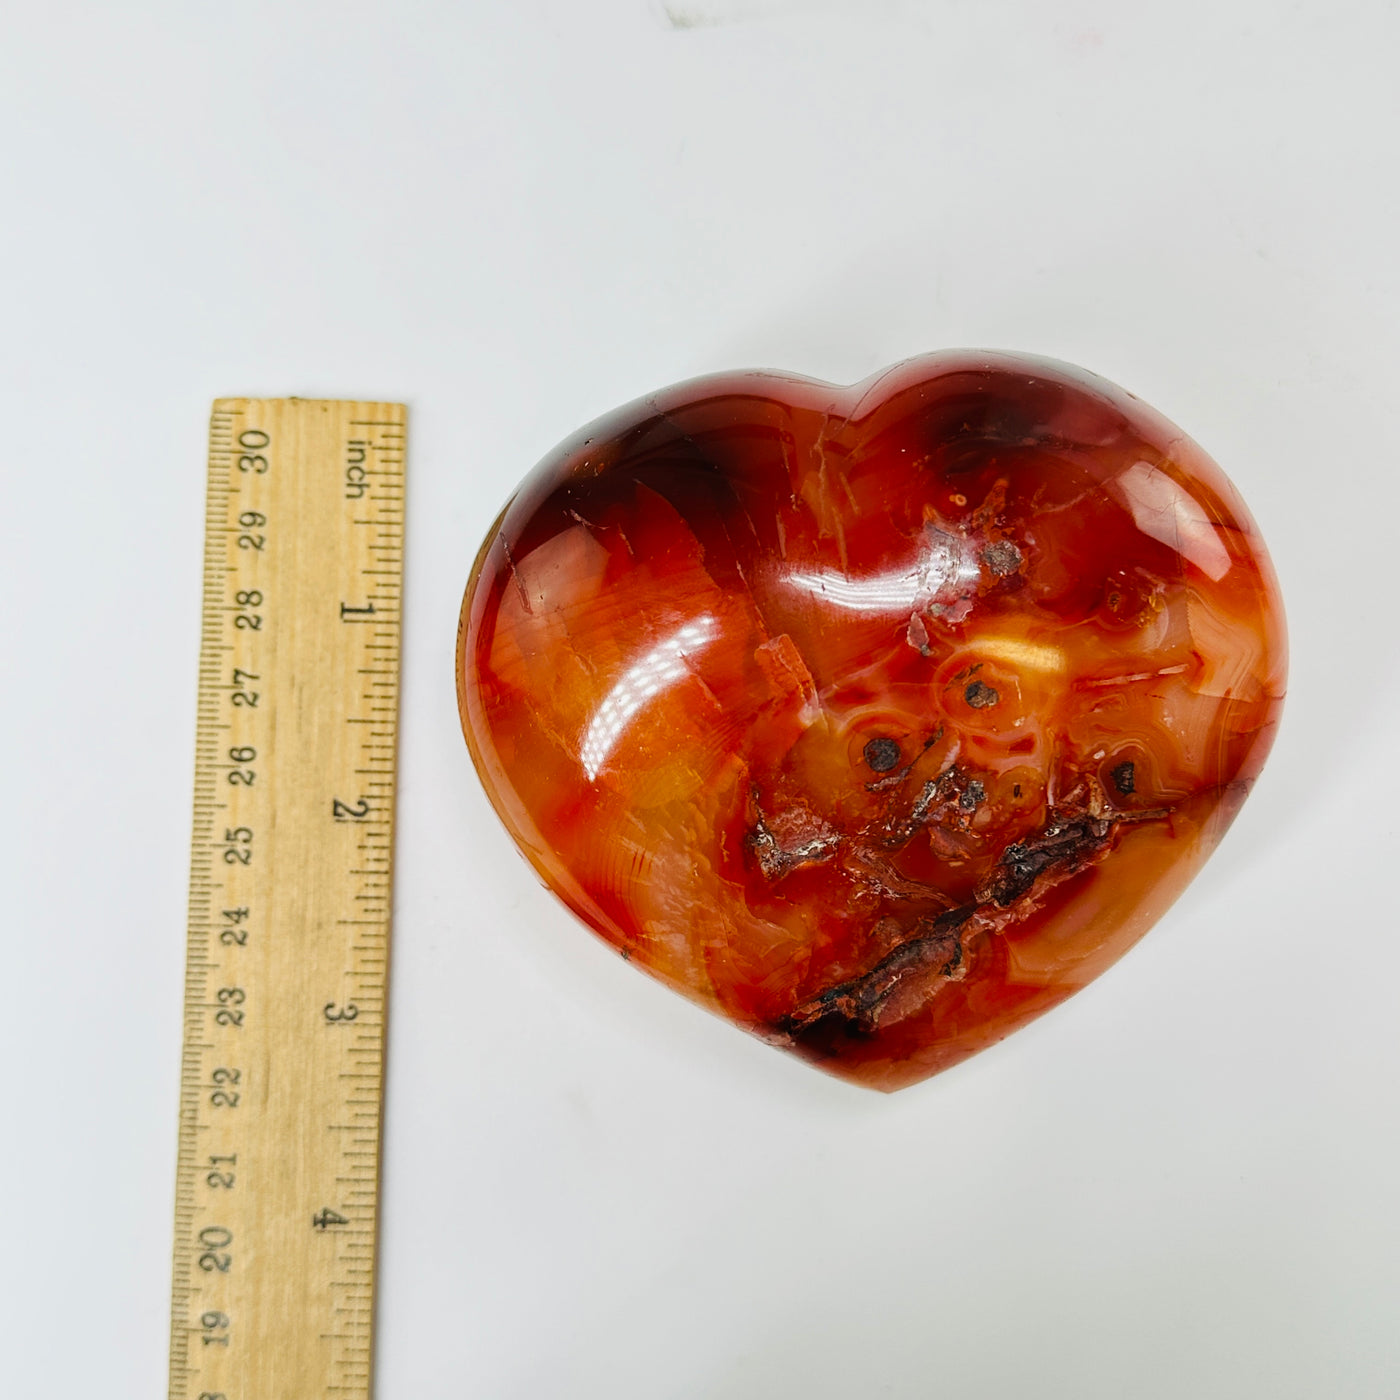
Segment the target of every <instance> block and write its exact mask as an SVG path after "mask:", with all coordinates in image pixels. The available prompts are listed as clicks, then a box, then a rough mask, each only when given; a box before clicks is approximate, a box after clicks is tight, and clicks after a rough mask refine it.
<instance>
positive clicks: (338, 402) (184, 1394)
mask: <svg viewBox="0 0 1400 1400" xmlns="http://www.w3.org/2000/svg"><path fill="white" fill-rule="evenodd" d="M252 404H296V405H300V406H305V407H308V408H311V407H317V406H322V405H326V406H334V407H336V408H355V409H361V410H367V411H369V413H371V414H372V415H374V416H378V414H379V413H381V412H383V411H385V410H388V411H389V414H390V416H391V417H393V418H395V419H396V420H397V421H396V422H395V424H394V426H397V427H399V428H400V429H401V430H402V443H403V445H402V450H401V455H400V460H399V463H398V472H397V477H398V482H399V486H400V493H401V494H400V501H399V518H398V525H399V535H400V541H401V542H400V546H399V551H398V563H397V577H396V581H397V584H398V606H397V612H396V616H395V619H394V627H395V631H396V638H395V664H394V690H393V713H392V715H390V716H388V718H389V720H390V722H391V725H392V729H393V741H392V742H393V747H392V750H391V752H390V755H389V757H390V760H391V762H390V769H389V771H390V774H391V777H392V783H393V786H392V789H391V792H390V800H389V807H388V811H387V813H386V817H385V820H386V824H387V827H388V849H387V864H386V879H387V883H388V898H387V901H386V913H385V916H384V969H383V972H382V974H381V980H382V983H383V993H382V1000H381V1006H380V1016H379V1026H378V1062H379V1086H378V1087H379V1094H378V1103H377V1110H378V1111H377V1112H376V1114H375V1130H374V1183H375V1192H374V1208H373V1212H372V1215H371V1223H370V1230H371V1234H370V1249H371V1257H372V1265H371V1272H370V1277H369V1284H368V1287H369V1304H370V1308H369V1312H370V1324H369V1332H368V1337H367V1344H368V1352H367V1357H366V1370H367V1374H368V1380H367V1386H366V1394H367V1395H369V1396H371V1397H372V1396H373V1394H374V1390H375V1384H374V1377H375V1365H376V1361H377V1345H376V1344H377V1340H378V1330H379V1329H378V1314H379V1271H380V1248H379V1244H380V1222H381V1216H382V1212H383V1200H384V1191H383V1180H384V1120H385V1116H386V1108H387V1099H388V1077H389V1075H388V1070H389V1058H388V1052H389V1043H388V1031H389V1003H390V994H391V986H392V977H393V927H394V912H395V910H394V905H395V881H394V873H395V868H396V865H397V850H398V798H399V741H400V729H401V723H400V721H401V715H402V708H403V638H404V595H405V579H406V574H407V568H406V564H405V544H406V540H407V535H408V513H407V499H406V498H407V491H406V481H407V468H408V426H409V405H408V403H407V402H404V401H398V400H392V399H358V398H354V399H347V398H335V399H328V398H319V397H316V398H312V397H303V396H301V395H273V396H263V395H227V396H221V397H219V398H215V399H214V400H212V401H211V403H210V407H209V411H208V415H207V420H206V424H207V426H206V429H205V434H204V444H205V449H204V504H203V543H202V547H201V551H200V610H199V618H200V620H199V652H198V659H197V662H196V671H195V677H196V683H195V735H194V748H193V758H194V762H193V765H192V773H191V782H190V790H191V797H192V800H191V822H190V843H189V852H188V864H187V871H186V888H187V899H186V908H185V926H184V937H183V939H182V942H183V945H184V967H183V969H182V978H181V1008H180V1076H179V1081H178V1085H177V1096H176V1102H177V1114H176V1154H175V1172H174V1181H173V1183H172V1186H173V1190H172V1205H173V1210H172V1220H173V1227H174V1228H173V1235H172V1239H171V1249H170V1266H171V1267H170V1275H169V1277H170V1325H169V1328H168V1333H167V1347H168V1367H167V1372H168V1374H167V1393H168V1396H169V1397H170V1400H188V1397H189V1391H188V1387H187V1386H185V1387H182V1388H177V1380H178V1381H183V1380H187V1379H188V1378H189V1377H190V1376H191V1375H192V1374H193V1373H192V1372H191V1370H190V1368H189V1366H188V1349H189V1338H190V1336H191V1331H190V1328H189V1326H188V1299H189V1296H190V1290H189V1288H188V1283H189V1282H190V1281H191V1280H190V1279H189V1274H190V1272H191V1270H185V1271H184V1274H183V1277H184V1279H185V1280H186V1288H185V1291H184V1292H183V1293H182V1292H181V1290H180V1284H181V1279H182V1271H181V1267H180V1266H181V1261H182V1257H183V1256H184V1255H185V1254H186V1253H187V1254H188V1256H189V1258H190V1260H191V1261H192V1260H193V1257H194V1250H193V1248H192V1247H188V1246H186V1245H184V1243H183V1241H182V1230H181V1223H180V1212H181V1203H182V1198H183V1197H182V1189H183V1187H184V1185H185V1183H186V1181H187V1180H189V1181H190V1184H191V1188H192V1186H193V1181H192V1178H193V1177H195V1176H196V1175H197V1172H198V1168H197V1166H196V1165H195V1155H196V1154H195V1152H194V1151H193V1149H194V1147H195V1146H197V1137H198V1123H197V1115H196V1114H190V1113H189V1110H190V1109H192V1108H194V1107H196V1106H197V1103H198V1095H197V1094H196V1093H191V1092H189V1091H188V1089H187V1086H188V1085H189V1082H190V1078H191V1072H192V1070H197V1069H198V1068H199V1067H200V1065H201V1052H202V1050H203V1048H204V1047H203V1046H202V1045H200V1044H199V1043H198V1036H197V1034H196V1033H195V1032H193V1031H192V1029H191V1016H192V1000H193V999H192V998H191V995H190V992H191V988H190V975H191V971H192V967H193V966H194V958H193V954H194V951H195V950H194V944H195V934H194V930H195V927H196V925H197V923H198V922H199V920H198V918H197V917H196V909H195V907H194V901H195V897H196V894H197V892H198V889H199V886H198V884H197V882H196V876H197V873H198V871H199V862H198V853H199V851H200V845H201V821H202V820H203V821H205V822H206V823H207V829H205V830H204V833H203V834H204V835H205V836H206V837H208V836H210V835H211V834H212V830H213V825H212V823H213V810H214V808H213V805H212V804H211V805H210V807H209V809H208V815H207V816H206V817H201V813H200V807H199V802H200V773H201V768H202V762H203V761H202V759H201V755H200V750H201V747H202V742H201V741H202V737H203V735H204V733H205V730H206V717H205V715H204V714H203V712H202V709H203V705H202V701H203V695H204V693H205V685H206V678H207V676H208V675H209V668H210V667H211V666H217V658H218V656H219V649H218V648H219V647H220V646H221V639H222V632H221V631H220V633H219V638H218V639H216V640H215V642H214V643H213V644H212V645H211V635H212V634H211V632H210V625H211V620H215V619H217V618H218V611H217V609H218V606H219V605H218V603H217V602H215V603H213V604H212V605H211V599H210V592H209V588H210V580H211V578H214V577H216V576H218V574H220V573H222V572H223V571H224V570H225V569H226V568H227V565H228V539H227V530H226V529H215V528H211V527H212V523H213V522H212V518H211V515H210V510H211V506H212V503H213V501H214V499H215V498H216V495H217V494H218V493H217V491H216V471H217V468H216V465H215V457H216V444H215V440H214V434H215V430H216V428H217V426H218V420H219V419H220V418H221V417H224V418H227V417H230V416H234V415H237V414H238V413H240V412H246V411H247V409H248V407H249V406H250V405H252ZM227 494H228V492H227V483H225V490H224V495H225V497H227ZM216 541H217V542H218V543H217V548H218V549H219V550H220V551H221V553H220V557H219V558H218V559H217V561H216V560H215V558H214V550H215V548H216ZM211 864H212V862H211ZM208 890H209V893H210V895H211V897H212V891H213V884H212V882H210V884H209V885H208ZM210 908H211V909H212V903H211V905H210ZM206 917H209V916H207V915H206ZM187 1116H188V1117H190V1119H191V1121H190V1122H189V1124H188V1126H187V1122H186V1119H187ZM187 1148H188V1149H189V1150H187ZM182 1305H183V1306H182ZM177 1339H179V1344H178V1345H177ZM181 1357H183V1358H184V1359H185V1361H186V1364H185V1365H184V1366H182V1367H179V1369H178V1370H177V1360H178V1359H179V1358H181Z"/></svg>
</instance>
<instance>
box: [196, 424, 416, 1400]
mask: <svg viewBox="0 0 1400 1400" xmlns="http://www.w3.org/2000/svg"><path fill="white" fill-rule="evenodd" d="M405 421H406V414H405V410H404V408H403V406H402V405H401V404H388V403H342V402H329V401H320V400H312V399H220V400H219V401H218V402H217V403H216V404H215V405H214V410H213V415H212V419H211V423H210V432H209V480H208V501H207V508H206V517H205V540H204V627H203V642H202V646H201V650H200V661H199V721H198V730H197V744H196V759H195V798H194V832H193V840H192V853H191V861H190V908H189V926H188V933H187V950H186V956H187V964H186V973H185V1017H184V1057H183V1065H182V1072H181V1083H180V1151H179V1165H178V1172H177V1181H176V1206H175V1268H174V1288H173V1295H172V1306H171V1342H170V1396H171V1400H288V1398H289V1397H296V1400H313V1397H325V1398H326V1400H357V1397H365V1398H366V1400H367V1397H368V1396H369V1394H370V1386H371V1366H372V1357H373V1350H372V1348H373V1328H374V1269H375V1239H376V1225H377V1217H378V1191H379V1143H380V1121H381V1112H382V1104H383V1087H384V1077H383V1069H384V1017H385V1002H386V992H387V973H388V959H389V915H390V900H391V868H392V856H393V831H394V783H395V761H396V736H397V729H398V681H399V637H400V599H401V593H402V580H403V527H404V501H403V481H404V440H405Z"/></svg>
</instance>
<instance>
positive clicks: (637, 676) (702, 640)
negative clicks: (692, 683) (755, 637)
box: [579, 614, 715, 782]
mask: <svg viewBox="0 0 1400 1400" xmlns="http://www.w3.org/2000/svg"><path fill="white" fill-rule="evenodd" d="M714 632H715V619H714V618H713V617H711V616H710V615H709V614H706V615H705V616H704V617H700V618H697V619H696V620H695V621H694V622H688V623H686V625H685V626H684V627H682V628H681V629H680V630H679V631H678V632H676V633H674V634H673V635H672V636H670V637H668V638H667V639H666V640H665V641H664V642H661V643H659V644H658V645H657V646H654V647H653V648H652V649H651V650H650V651H649V652H647V654H646V655H645V656H643V657H642V659H641V660H640V661H638V662H636V663H635V664H634V665H632V666H630V667H628V669H627V671H626V672H625V673H624V674H623V676H622V679H621V680H619V681H618V682H617V684H616V685H615V686H613V688H612V689H611V690H610V691H608V693H607V695H606V696H605V697H604V699H603V703H602V704H601V705H599V706H598V709H597V711H596V712H595V714H594V716H593V718H592V720H591V721H590V722H589V725H588V732H587V733H586V734H585V735H584V736H583V743H582V744H581V745H580V746H579V759H580V760H581V761H582V763H583V771H584V772H585V773H587V774H588V779H589V781H590V782H592V781H593V779H595V778H596V777H597V776H598V774H599V772H601V771H602V767H603V764H604V763H605V762H606V761H607V757H608V755H609V754H610V753H611V752H612V751H613V749H614V748H615V747H616V746H617V741H618V740H619V739H620V738H621V737H622V731H623V730H624V729H626V728H627V726H628V725H629V724H630V723H631V722H632V718H633V716H634V715H636V713H637V711H638V710H640V709H641V708H642V706H643V705H645V704H646V703H647V702H648V701H649V700H650V699H652V697H653V696H655V695H658V694H660V692H661V691H663V690H665V689H666V688H667V687H668V686H672V685H674V684H675V683H676V682H677V681H679V680H683V679H684V678H685V677H686V675H687V674H688V672H687V669H686V664H685V662H686V657H687V656H689V655H691V654H692V653H694V652H697V651H700V650H701V649H702V648H704V647H706V646H708V645H709V643H710V642H711V641H712V640H713V639H714Z"/></svg>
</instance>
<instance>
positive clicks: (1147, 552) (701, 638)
mask: <svg viewBox="0 0 1400 1400" xmlns="http://www.w3.org/2000/svg"><path fill="white" fill-rule="evenodd" d="M1284 667H1285V643H1284V627H1283V618H1282V610H1281V607H1280V603H1279V597H1278V591H1277V585H1276V583H1275V581H1274V576H1273V572H1272V570H1271V568H1270V565H1269V561H1268V557H1267V555H1266V553H1265V551H1264V547H1263V544H1262V542H1261V540H1260V538H1259V535H1258V532H1257V530H1256V527H1255V526H1254V524H1253V522H1252V521H1251V520H1250V517H1249V514H1248V512H1247V511H1246V509H1245V507H1244V505H1243V503H1242V502H1241V501H1240V499H1239V497H1238V495H1237V494H1236V493H1235V491H1234V490H1233V488H1232V487H1231V486H1230V483H1229V482H1228V481H1227V480H1226V478H1225V476H1224V475H1223V473H1222V472H1221V471H1220V469H1219V468H1218V467H1217V466H1215V464H1214V463H1213V462H1211V460H1210V459H1209V458H1208V457H1207V456H1206V455H1205V454H1204V453H1203V452H1202V451H1201V450H1200V449H1199V448H1198V447H1196V446H1195V445H1194V444H1193V443H1192V442H1191V441H1190V440H1189V439H1188V438H1187V437H1185V436H1184V435H1183V434H1182V433H1181V432H1180V431H1179V430H1178V429H1176V428H1175V427H1173V426H1172V425H1171V424H1170V423H1168V422H1167V421H1166V420H1165V419H1164V418H1162V417H1161V416H1160V415H1159V414H1157V413H1156V412H1154V411H1153V410H1152V409H1150V408H1148V407H1147V406H1146V405H1144V404H1143V403H1141V402H1140V401H1139V400H1137V399H1135V398H1133V397H1132V396H1131V395H1129V394H1126V393H1124V392H1123V391H1122V390H1121V389H1118V388H1115V387H1114V386H1113V385H1111V384H1109V383H1107V382H1106V381H1104V380H1101V379H1098V378H1096V377H1094V376H1093V375H1090V374H1087V373H1085V372H1084V371H1081V370H1076V369H1072V368H1070V367H1069V366H1066V365H1062V364H1058V363H1055V362H1050V361H1044V360H1038V359H1030V358H1027V357H1020V356H1014V357H1013V356H1007V355H989V354H969V353H949V354H941V355H934V356H929V357H926V358H923V359H918V360H912V361H909V362H906V363H904V364H901V365H898V366H896V367H895V368H893V369H891V370H889V371H887V372H885V373H884V374H881V375H878V376H876V377H874V378H873V379H870V380H867V381H866V382H864V383H862V384H858V385H855V386H854V387H852V388H836V387H833V386H831V385H827V384H820V383H816V382H814V381H812V380H807V379H799V378H795V377H791V376H787V375H779V374H761V373H746V374H730V375H720V376H715V377H712V378H706V379H699V380H695V381H692V382H690V383H687V384H682V385H679V386H677V387H675V388H672V389H668V390H665V391H663V392H662V393H659V394H654V395H651V396H649V397H648V398H646V399H642V400H639V401H638V402H636V403H634V404H631V405H629V406H628V407H626V408H623V409H619V410H618V411H617V412H615V413H613V414H611V415H609V416H608V417H606V418H603V419H600V420H599V421H598V422H596V423H594V424H593V425H591V426H590V427H588V428H585V429H584V430H582V431H581V432H580V433H579V434H578V435H577V436H576V437H575V438H573V439H572V440H570V441H569V442H567V443H565V444H564V445H563V446H561V447H560V448H559V449H558V450H557V451H556V452H554V453H553V454H551V455H550V456H549V457H548V458H547V459H546V460H545V461H544V462H543V463H542V464H541V465H540V466H539V467H537V468H536V469H535V471H534V472H533V473H532V475H531V476H530V477H529V478H528V479H527V480H526V482H525V483H524V484H523V485H522V487H521V488H520V490H519V491H518V492H517V493H516V495H515V496H514V497H513V498H512V500H511V502H510V504H509V505H508V506H507V507H506V510H505V511H504V513H503V514H502V516H501V517H500V519H499V521H498V522H497V523H496V525H495V526H494V527H493V528H492V531H491V534H490V537H489V538H488V539H487V541H486V543H485V545H484V546H483V548H482V550H481V553H480V555H479V557H478V559H477V562H476V567H475V569H474V570H473V573H472V577H471V582H470V584H469V585H468V588H467V596H466V600H465V602H464V604H463V609H462V628H461V634H460V643H459V655H458V683H459V687H460V700H461V711H462V722H463V727H464V729H465V732H466V737H467V742H468V745H469V746H470V748H471V753H472V757H473V759H474V760H475V762H476V766H477V770H478V772H479V773H480V775H481V778H482V781H483V782H484V784H485V786H486V791H487V793H488V794H489V796H490V798H491V801H492V803H493V804H494V805H495V808H496V810H497V812H498V813H499V814H500V816H501V819H502V820H503V821H504V822H505V824H506V827H507V828H508V829H509V831H510V833H511V835H512V836H513V837H514V838H515V840H516V842H517V843H518V844H519V846H520V848H521V850H522V851H523V852H524V853H525V855H526V857H527V858H528V859H529V861H530V862H531V864H532V865H533V866H534V867H535V869H536V870H537V871H538V873H539V874H540V876H541V877H542V878H543V879H544V881H545V883H546V884H547V885H548V886H549V887H550V888H551V889H552V890H553V891H554V892H555V893H556V894H557V895H558V896H559V897H560V898H561V899H562V900H563V901H564V902H565V903H566V904H567V905H568V906H569V907H570V908H571V909H572V910H573V911H574V912H575V913H576V914H577V915H578V916H579V917H580V918H581V919H583V920H584V922H585V923H587V924H588V925H589V926H590V927H592V928H593V929H594V930H595V931H596V932H597V933H599V934H601V935H602V937H603V938H605V939H606V940H607V941H608V942H609V943H611V944H613V945H614V946H615V947H617V948H618V949H619V950H620V951H621V952H622V954H623V956H624V957H626V958H629V959H630V960H631V961H632V962H633V963H634V964H635V965H637V966H639V967H643V968H645V969H646V970H647V971H649V972H651V973H652V974H653V975H654V976H656V977H657V978H659V979H660V980H661V981H663V982H665V983H667V984H668V985H669V986H671V987H674V988H675V989H676V990H677V991H680V992H682V993H684V994H685V995H686V996H688V997H690V998H692V999H693V1000H695V1001H697V1002H699V1003H701V1004H702V1005H704V1006H707V1007H709V1008H710V1009H712V1010H714V1011H717V1012H719V1013H720V1014H721V1015H723V1016H726V1017H728V1018H729V1019H730V1020H731V1021H733V1022H734V1023H735V1024H737V1025H739V1026H742V1027H743V1028H744V1029H746V1030H750V1031H753V1032H755V1033H756V1034H758V1035H760V1036H762V1037H763V1038H764V1039H766V1040H768V1041H770V1042H772V1043H774V1044H777V1045H781V1046H784V1047H786V1048H788V1049H790V1050H792V1051H793V1052H795V1053H796V1054H799V1055H801V1056H803V1057H804V1058H805V1059H808V1060H810V1061H811V1062H813V1063H814V1064H817V1065H819V1066H820V1067H822V1068H823V1069H826V1070H829V1071H831V1072H832V1073H834V1074H838V1075H841V1076H843V1077H845V1078H847V1079H851V1080H854V1081H856V1082H858V1083H861V1084H867V1085H870V1086H873V1087H875V1088H880V1089H895V1088H899V1087H901V1086H903V1085H906V1084H910V1083H913V1082H915V1081H917V1080H919V1079H922V1078H924V1077H925V1076H927V1075H929V1074H932V1073H934V1072H936V1071H937V1070H940V1069H944V1068H946V1067H947V1066H949V1065H952V1064H955V1063H956V1062H957V1061H959V1060H961V1059H964V1058H965V1057H966V1056H968V1055H970V1054H972V1053H974V1052H975V1051H977V1050H979V1049H982V1048H983V1047H985V1046H987V1045H989V1044H991V1043H993V1042H994V1041H997V1040H1000V1039H1001V1038H1003V1037H1004V1036H1006V1035H1007V1034H1008V1033H1009V1032H1011V1031H1013V1030H1015V1029H1016V1028H1017V1027H1019V1026H1022V1025H1024V1024H1025V1023H1026V1022H1027V1021H1029V1020H1031V1019H1032V1018H1033V1017H1035V1016H1038V1015H1039V1014H1040V1013H1041V1012H1043V1011H1046V1010H1048V1009H1049V1008H1050V1007H1052V1006H1054V1005H1055V1004H1056V1003H1058V1002H1060V1001H1063V1000H1064V999H1065V998H1066V997H1068V996H1069V995H1070V994H1071V993H1073V992H1074V991H1076V990H1078V989H1079V988H1080V987H1082V986H1084V985H1085V983H1087V982H1089V981H1090V980H1091V979H1092V978H1094V977H1095V976H1097V975H1098V974H1099V973H1100V972H1102V971H1103V970H1104V968H1106V967H1107V966H1109V964H1110V963H1112V962H1113V961H1114V960H1115V959H1117V958H1118V957H1119V956H1121V954H1122V953H1123V952H1124V951H1125V950H1126V949H1127V948H1128V947H1130V946H1131V945H1132V944H1133V943H1134V942H1135V941H1136V940H1137V939H1138V938H1140V937H1141V936H1142V934H1143V933H1144V932H1146V930H1147V929H1148V928H1149V927H1150V926H1151V925H1152V923H1153V922H1154V921H1155V920H1156V919H1157V918H1158V917H1159V916H1160V915H1161V913H1162V912H1163V910H1165V909H1166V908H1167V906H1168V905H1169V904H1170V903H1171V901H1172V900H1173V899H1174V898H1175V897H1176V895H1177V894H1178V893H1179V892H1180V891H1181V889H1182V888H1183V887H1184V886H1185V885H1186V883H1187V882H1188V881H1189V880H1190V878H1191V877H1192V875H1193V874H1194V873H1195V872H1196V870H1197V869H1199V868H1200V866H1201V864H1202V862H1203V861H1204V860H1205V859H1206V857H1207V856H1208V855H1209V853H1210V851H1211V850H1212V849H1213V848H1214V846H1215V844H1216V842H1217V841H1218V840H1219V839H1220V837H1221V835H1222V834H1223V832H1224V830H1225V828H1226V827H1227V826H1228V824H1229V822H1230V820H1231V818H1232V817H1233V816H1234V814H1235V812H1236V811H1237V810H1238V809H1239V806H1240V803H1241V801H1242V800H1243V798H1244V796H1245V794H1246V792H1247V791H1248V788H1249V785H1250V783H1251V782H1252V780H1253V779H1254V777H1255V776H1256V775H1257V773H1258V772H1259V769H1260V767H1261V766H1262V764H1263V762H1264V758H1265V756H1266V754H1267V752H1268V749H1269V746H1270V743H1271V741H1272V738H1273V734H1274V729H1275V726H1276V724H1277V722H1278V717H1279V711H1280V708H1281V705H1282V698H1283V686H1284Z"/></svg>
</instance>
